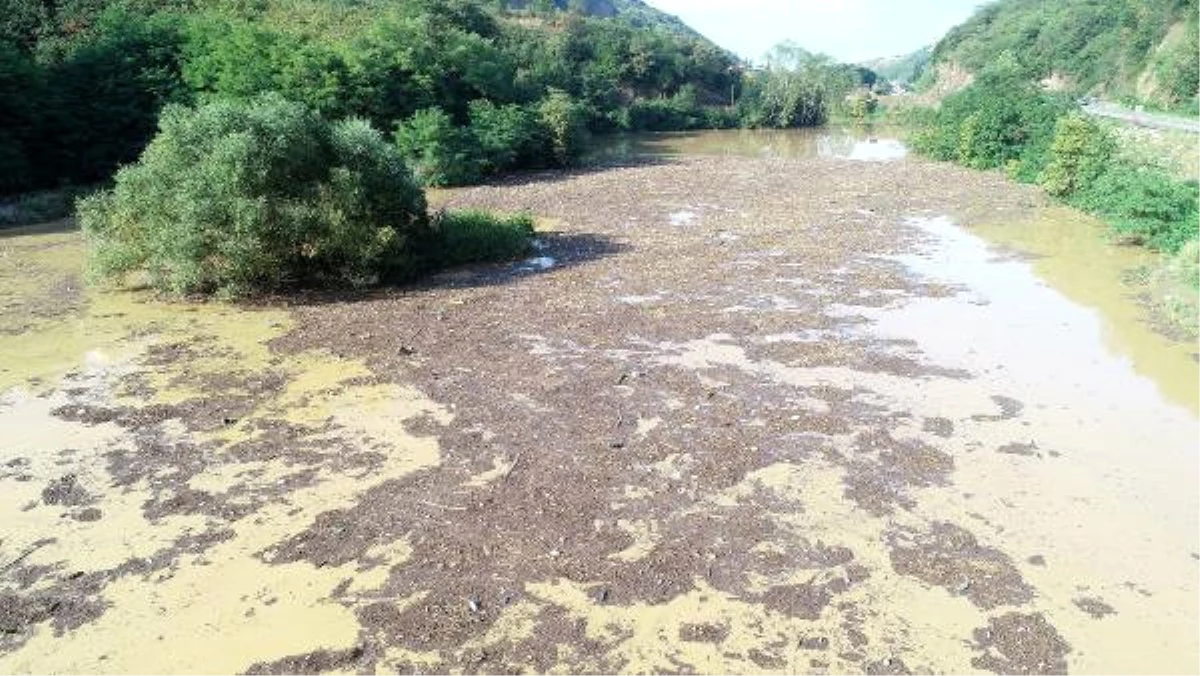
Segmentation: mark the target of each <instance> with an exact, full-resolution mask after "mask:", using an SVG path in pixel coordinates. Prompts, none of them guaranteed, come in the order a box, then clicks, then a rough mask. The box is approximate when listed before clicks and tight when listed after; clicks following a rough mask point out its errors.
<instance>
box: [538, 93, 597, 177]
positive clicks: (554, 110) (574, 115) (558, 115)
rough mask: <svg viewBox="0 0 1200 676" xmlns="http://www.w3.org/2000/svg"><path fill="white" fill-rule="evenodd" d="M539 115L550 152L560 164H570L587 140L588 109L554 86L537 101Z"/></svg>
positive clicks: (581, 150)
mask: <svg viewBox="0 0 1200 676" xmlns="http://www.w3.org/2000/svg"><path fill="white" fill-rule="evenodd" d="M538 114H539V115H540V117H541V122H542V126H543V127H544V128H545V129H546V133H547V136H548V138H549V141H550V154H551V157H552V158H553V159H554V162H555V163H556V164H558V165H559V166H564V167H565V166H569V165H571V164H572V163H574V161H575V159H576V158H577V157H579V155H580V154H581V153H582V152H583V148H584V146H585V145H586V143H587V138H588V128H587V111H586V109H585V108H584V106H583V105H582V104H581V103H579V102H578V101H576V100H575V99H573V98H571V96H570V95H569V94H567V93H566V92H564V91H561V90H557V89H551V90H550V93H549V94H547V95H546V97H545V98H544V99H542V101H541V103H539V104H538Z"/></svg>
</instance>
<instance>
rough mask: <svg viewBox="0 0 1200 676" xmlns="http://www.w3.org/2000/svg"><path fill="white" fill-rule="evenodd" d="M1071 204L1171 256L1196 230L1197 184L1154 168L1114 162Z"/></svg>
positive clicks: (1199, 226)
mask: <svg viewBox="0 0 1200 676" xmlns="http://www.w3.org/2000/svg"><path fill="white" fill-rule="evenodd" d="M1073 202H1074V203H1075V204H1076V205H1077V206H1080V207H1083V208H1084V209H1087V210H1088V211H1092V212H1094V213H1097V214H1099V215H1100V216H1101V217H1102V218H1104V219H1105V220H1106V221H1108V222H1109V223H1110V224H1111V225H1112V227H1113V229H1114V230H1116V231H1117V232H1118V233H1119V234H1121V235H1123V236H1125V237H1127V238H1129V239H1131V240H1133V241H1136V242H1140V243H1144V244H1147V245H1149V246H1151V247H1154V248H1156V249H1161V250H1164V251H1167V252H1171V253H1173V252H1176V251H1178V250H1179V249H1180V248H1181V247H1182V246H1183V245H1184V244H1185V243H1186V242H1187V241H1188V240H1190V239H1194V238H1195V237H1196V236H1197V234H1198V232H1200V186H1198V184H1197V183H1196V181H1180V180H1177V179H1174V178H1172V177H1171V176H1170V175H1168V174H1167V173H1166V172H1165V171H1163V170H1161V169H1157V168H1154V167H1138V166H1134V165H1132V164H1130V163H1127V162H1117V163H1115V164H1113V165H1112V166H1111V167H1109V168H1108V169H1107V170H1106V171H1105V172H1104V173H1103V174H1101V175H1100V176H1099V177H1098V178H1097V179H1096V180H1095V181H1094V182H1092V183H1091V184H1090V185H1088V186H1086V187H1085V188H1084V189H1083V190H1081V191H1080V192H1079V193H1078V194H1077V196H1076V198H1075V199H1074V200H1073Z"/></svg>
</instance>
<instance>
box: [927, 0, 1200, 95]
mask: <svg viewBox="0 0 1200 676" xmlns="http://www.w3.org/2000/svg"><path fill="white" fill-rule="evenodd" d="M1198 21H1200V11H1198V9H1197V2H1196V0H1057V1H1056V2H1044V1H1043V0H1002V1H999V2H993V3H991V4H988V5H985V6H984V7H982V8H981V9H980V10H979V11H978V12H976V13H975V15H974V16H973V17H971V19H970V20H968V21H967V22H965V23H963V24H962V25H960V26H957V27H956V28H954V29H952V30H951V31H950V32H949V33H948V34H947V35H946V36H945V37H944V38H943V39H942V40H941V42H939V43H938V45H937V47H936V48H935V50H934V53H933V57H932V58H933V63H934V64H935V65H937V64H945V65H954V66H956V67H959V68H963V69H966V70H967V71H970V72H972V73H979V72H981V71H982V70H984V69H985V68H986V67H987V66H988V65H989V64H991V63H993V62H995V60H996V58H997V56H999V55H1001V54H1010V55H1012V57H1013V58H1015V59H1016V60H1017V62H1018V64H1019V66H1020V68H1021V69H1022V71H1023V72H1024V73H1025V74H1026V75H1027V76H1028V77H1029V78H1031V79H1034V80H1042V79H1046V78H1053V79H1055V80H1056V81H1057V85H1056V86H1058V87H1060V88H1064V89H1065V90H1066V91H1068V92H1071V93H1074V94H1083V93H1090V94H1096V95H1101V96H1105V97H1108V98H1119V99H1126V100H1129V101H1131V102H1134V101H1136V102H1140V103H1148V104H1154V105H1158V106H1161V107H1166V108H1173V109H1180V110H1189V111H1192V112H1195V111H1196V110H1197V103H1196V102H1197V98H1196V93H1197V84H1198V83H1200V65H1198V64H1200V40H1198V38H1197V22H1198Z"/></svg>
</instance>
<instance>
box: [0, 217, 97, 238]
mask: <svg viewBox="0 0 1200 676" xmlns="http://www.w3.org/2000/svg"><path fill="white" fill-rule="evenodd" d="M78 230H79V224H78V223H76V222H75V219H74V218H64V219H60V220H57V221H49V222H47V223H38V224H36V225H0V239H9V238H12V237H29V236H32V235H60V234H63V233H67V232H77V231H78Z"/></svg>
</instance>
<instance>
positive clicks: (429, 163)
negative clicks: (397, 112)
mask: <svg viewBox="0 0 1200 676" xmlns="http://www.w3.org/2000/svg"><path fill="white" fill-rule="evenodd" d="M396 145H397V147H399V149H400V153H401V154H402V155H403V156H404V158H405V159H406V160H407V161H408V162H409V163H411V164H412V166H413V169H414V170H415V171H416V174H417V178H418V179H420V181H421V182H422V183H423V184H425V185H429V186H451V185H463V184H465V183H471V182H473V181H476V180H478V179H479V176H480V174H481V166H482V163H483V158H482V157H481V156H480V153H479V149H478V148H477V147H476V145H475V139H474V138H473V137H472V135H471V132H470V130H469V129H465V128H462V127H458V126H455V124H454V121H453V120H452V119H451V118H450V115H449V114H447V113H446V112H445V111H443V110H442V109H440V108H425V109H423V110H419V111H417V112H416V113H415V114H414V115H413V116H412V117H410V118H408V119H407V120H405V121H404V122H402V123H401V124H400V126H399V127H398V128H397V129H396Z"/></svg>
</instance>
